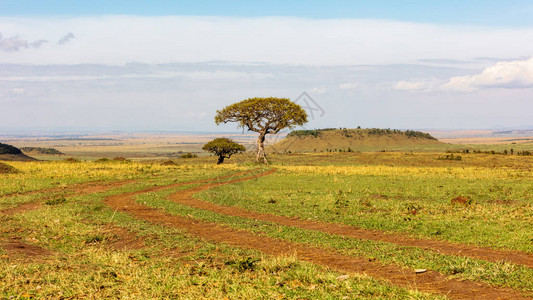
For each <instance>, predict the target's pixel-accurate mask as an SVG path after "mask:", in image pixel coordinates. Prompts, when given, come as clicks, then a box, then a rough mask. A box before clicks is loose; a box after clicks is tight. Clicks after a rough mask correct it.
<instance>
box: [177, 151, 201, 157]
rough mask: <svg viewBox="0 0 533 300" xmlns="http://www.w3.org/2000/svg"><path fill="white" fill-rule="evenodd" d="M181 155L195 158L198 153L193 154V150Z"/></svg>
mask: <svg viewBox="0 0 533 300" xmlns="http://www.w3.org/2000/svg"><path fill="white" fill-rule="evenodd" d="M180 157H181V158H195V157H198V155H196V154H192V153H191V152H189V153H186V154H182V155H181V156H180Z"/></svg>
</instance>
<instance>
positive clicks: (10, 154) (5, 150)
mask: <svg viewBox="0 0 533 300" xmlns="http://www.w3.org/2000/svg"><path fill="white" fill-rule="evenodd" d="M0 160H7V161H32V160H36V159H35V158H33V157H29V156H27V155H25V154H23V153H22V151H21V150H20V149H19V148H17V147H14V146H11V145H8V144H2V143H0Z"/></svg>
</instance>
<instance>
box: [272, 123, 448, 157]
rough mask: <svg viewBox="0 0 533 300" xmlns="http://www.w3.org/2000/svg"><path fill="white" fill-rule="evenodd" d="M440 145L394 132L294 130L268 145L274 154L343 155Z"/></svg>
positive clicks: (425, 135)
mask: <svg viewBox="0 0 533 300" xmlns="http://www.w3.org/2000/svg"><path fill="white" fill-rule="evenodd" d="M421 145H443V143H441V142H439V141H438V140H437V139H436V138H434V137H432V136H431V135H430V134H428V133H424V132H420V131H414V130H405V131H404V130H396V129H379V128H371V129H330V128H327V129H317V130H295V131H292V132H291V133H289V134H288V135H287V137H286V138H285V139H283V140H281V141H280V142H278V143H276V144H274V145H271V146H270V150H271V151H275V152H339V151H341V152H345V151H348V152H349V151H377V150H406V149H408V148H409V146H421Z"/></svg>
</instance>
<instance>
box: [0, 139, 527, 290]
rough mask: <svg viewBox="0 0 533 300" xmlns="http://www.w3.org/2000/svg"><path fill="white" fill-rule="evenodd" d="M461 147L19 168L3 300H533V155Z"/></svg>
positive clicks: (9, 178)
mask: <svg viewBox="0 0 533 300" xmlns="http://www.w3.org/2000/svg"><path fill="white" fill-rule="evenodd" d="M449 147H450V145H449V144H446V145H445V146H443V148H442V149H440V151H439V149H431V151H420V152H411V151H408V150H407V149H404V151H368V152H334V153H330V152H327V153H299V154H296V153H285V154H273V155H270V157H269V158H270V160H271V163H270V164H268V165H262V164H255V163H252V161H253V158H252V156H251V155H250V154H247V153H245V154H240V155H235V156H232V157H231V158H230V159H229V160H226V162H225V163H224V164H221V165H216V164H215V162H216V158H215V157H212V156H200V157H192V158H173V159H172V160H169V159H168V158H165V159H162V158H152V157H150V159H146V158H145V159H142V160H141V159H137V160H136V159H123V158H121V159H113V158H110V159H99V160H95V159H87V158H86V157H83V158H73V159H65V158H67V157H65V156H62V157H52V156H50V157H49V160H46V161H45V160H42V161H28V162H15V161H5V162H3V164H5V165H7V166H10V167H12V168H13V169H14V170H16V172H14V173H9V174H7V172H6V174H0V182H1V184H0V224H1V226H0V298H6V299H10V298H15V299H16V298H55V299H66V298H132V299H143V298H144V299H146V298H182V299H201V298H207V299H224V298H227V299H242V298H249V299H358V298H382V299H446V298H451V299H472V298H479V299H486V298H492V299H522V298H529V297H533V198H532V196H533V156H525V155H516V154H515V155H510V154H509V153H507V155H505V154H503V153H500V152H499V151H498V152H497V153H488V152H487V153H472V152H469V153H464V152H462V153H460V154H457V153H456V154H455V156H453V155H450V154H449V153H445V151H446V150H447V149H449ZM487 147H489V146H487ZM498 147H500V148H502V147H505V146H502V145H498ZM515 147H516V146H515ZM519 147H521V148H519V149H526V148H527V147H529V145H520V146H519ZM487 149H488V148H487ZM498 149H499V148H498ZM502 149H503V148H502ZM528 149H529V148H528ZM81 150H83V149H81ZM81 150H80V151H81ZM128 151H129V150H128ZM143 151H144V150H143ZM164 151H167V150H164ZM89 152H90V151H89ZM89 152H87V153H89ZM167 152H168V151H167ZM80 153H81V152H80ZM116 153H119V154H120V153H121V152H120V145H116V147H114V148H113V154H116ZM99 154H102V155H103V154H105V153H103V152H102V153H99ZM85 155H86V154H85ZM457 156H460V159H457ZM39 158H41V159H46V157H44V156H43V157H39Z"/></svg>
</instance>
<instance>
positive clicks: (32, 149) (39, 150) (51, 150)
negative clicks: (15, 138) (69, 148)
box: [20, 147, 64, 155]
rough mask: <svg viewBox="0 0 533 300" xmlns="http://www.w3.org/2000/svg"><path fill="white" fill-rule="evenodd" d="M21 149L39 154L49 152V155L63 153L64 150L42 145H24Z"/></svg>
mask: <svg viewBox="0 0 533 300" xmlns="http://www.w3.org/2000/svg"><path fill="white" fill-rule="evenodd" d="M20 150H22V151H24V152H33V153H39V154H48V155H62V154H64V153H63V152H61V151H59V150H57V149H54V148H41V147H22V148H20Z"/></svg>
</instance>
